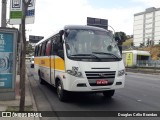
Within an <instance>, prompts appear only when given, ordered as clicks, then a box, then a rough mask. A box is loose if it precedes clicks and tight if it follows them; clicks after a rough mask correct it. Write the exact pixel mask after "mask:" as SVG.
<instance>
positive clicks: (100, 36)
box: [65, 29, 121, 58]
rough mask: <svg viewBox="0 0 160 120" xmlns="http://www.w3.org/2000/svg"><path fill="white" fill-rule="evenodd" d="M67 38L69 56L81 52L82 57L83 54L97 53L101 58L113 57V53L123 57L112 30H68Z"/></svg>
mask: <svg viewBox="0 0 160 120" xmlns="http://www.w3.org/2000/svg"><path fill="white" fill-rule="evenodd" d="M65 39H66V50H67V55H68V56H72V55H73V56H75V55H77V56H78V54H80V57H82V55H83V54H86V55H87V54H89V55H91V54H95V53H96V56H98V57H99V58H113V55H114V56H116V57H117V58H121V55H120V52H119V49H118V47H117V45H116V43H115V41H114V40H113V36H112V34H111V33H110V32H107V31H100V30H82V29H77V30H68V34H67V35H66V37H65ZM97 53H100V54H97ZM101 53H109V54H101ZM112 54H113V55H112Z"/></svg>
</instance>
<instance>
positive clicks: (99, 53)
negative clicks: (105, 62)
mask: <svg viewBox="0 0 160 120" xmlns="http://www.w3.org/2000/svg"><path fill="white" fill-rule="evenodd" d="M92 53H94V54H103V55H110V56H112V57H114V58H117V59H121V58H120V57H118V56H116V55H114V54H112V53H105V52H92Z"/></svg>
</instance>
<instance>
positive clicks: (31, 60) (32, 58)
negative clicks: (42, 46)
mask: <svg viewBox="0 0 160 120" xmlns="http://www.w3.org/2000/svg"><path fill="white" fill-rule="evenodd" d="M30 62H31V68H34V56H32V57H31V59H30Z"/></svg>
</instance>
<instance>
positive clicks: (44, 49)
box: [41, 42, 46, 56]
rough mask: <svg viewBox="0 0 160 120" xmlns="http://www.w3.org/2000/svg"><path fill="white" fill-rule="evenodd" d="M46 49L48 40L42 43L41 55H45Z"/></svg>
mask: <svg viewBox="0 0 160 120" xmlns="http://www.w3.org/2000/svg"><path fill="white" fill-rule="evenodd" d="M45 51H46V42H44V43H42V50H41V56H45Z"/></svg>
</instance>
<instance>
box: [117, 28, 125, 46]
mask: <svg viewBox="0 0 160 120" xmlns="http://www.w3.org/2000/svg"><path fill="white" fill-rule="evenodd" d="M126 39H127V35H126V33H124V32H121V31H120V32H115V40H116V41H117V42H118V43H119V44H122V43H123V42H125V41H126Z"/></svg>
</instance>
